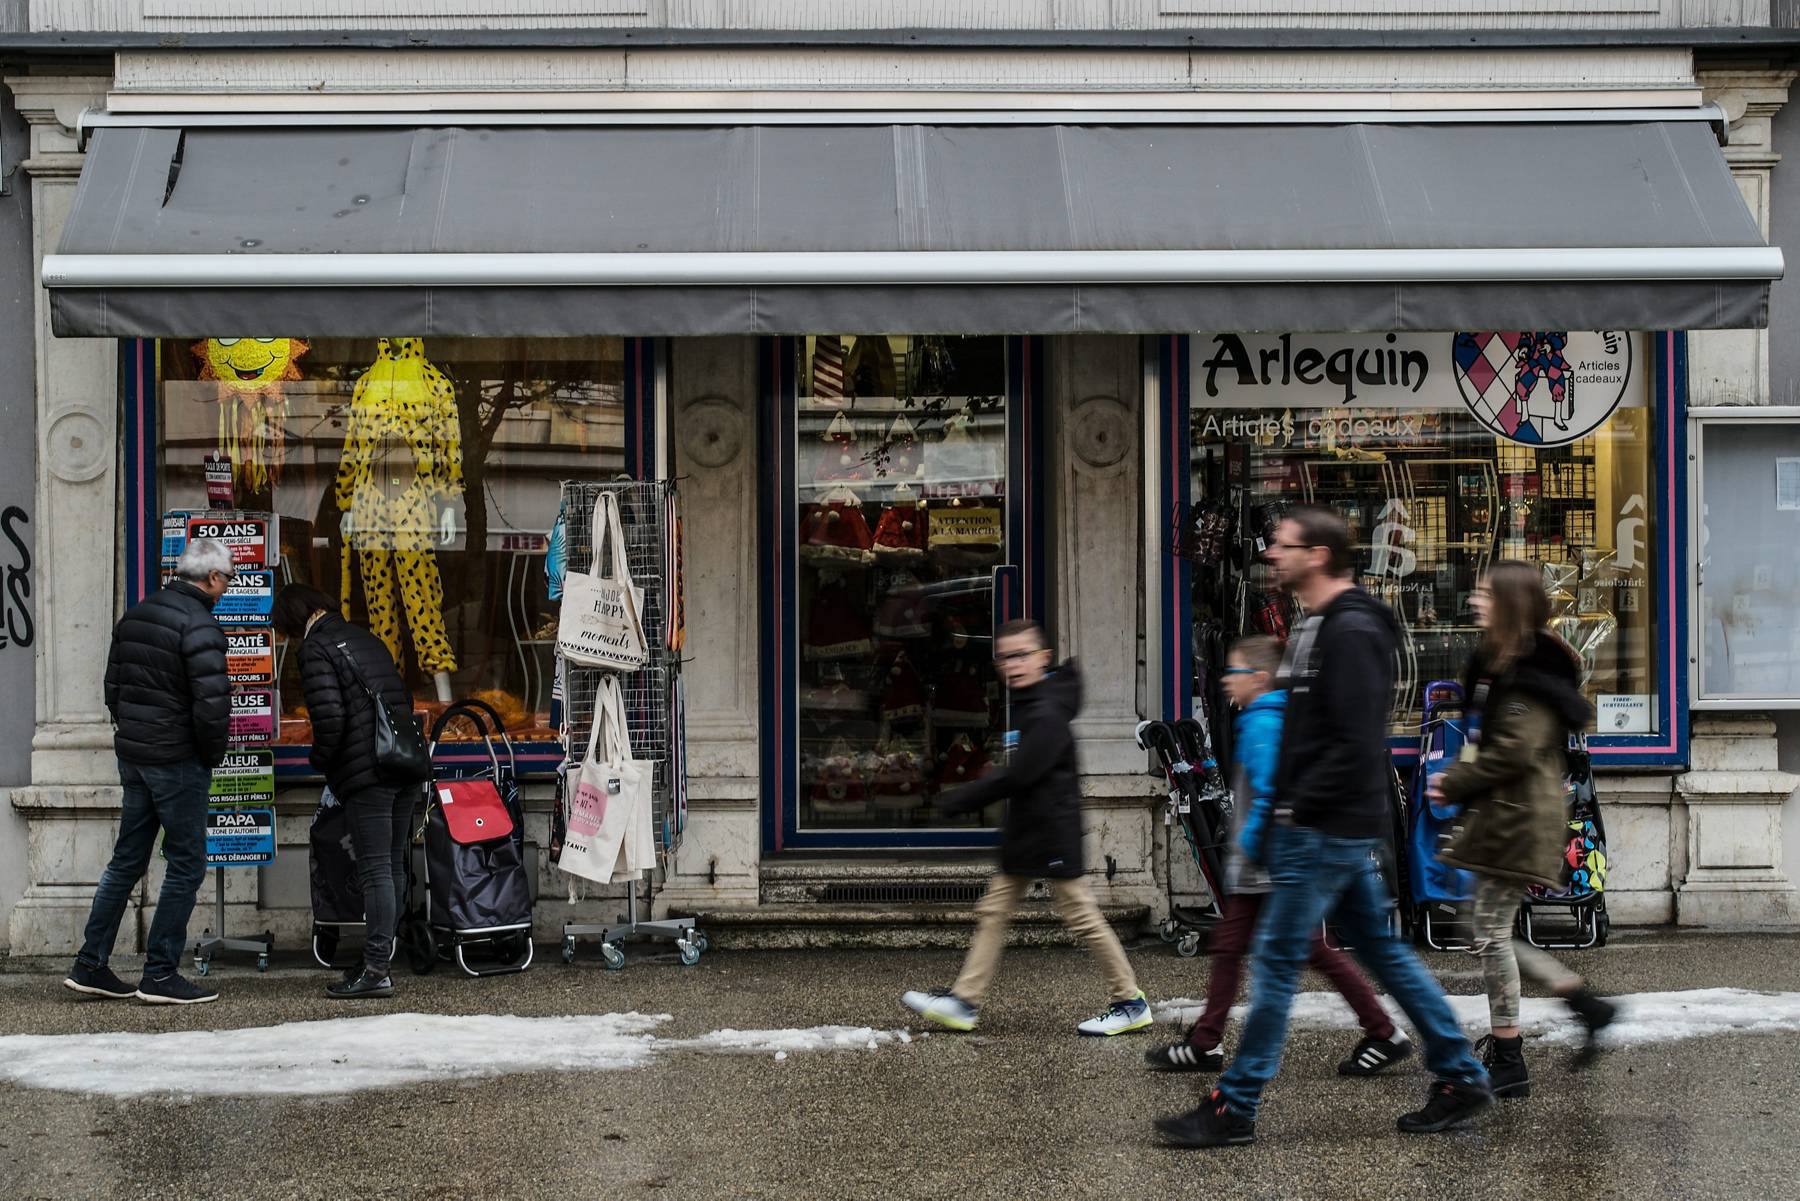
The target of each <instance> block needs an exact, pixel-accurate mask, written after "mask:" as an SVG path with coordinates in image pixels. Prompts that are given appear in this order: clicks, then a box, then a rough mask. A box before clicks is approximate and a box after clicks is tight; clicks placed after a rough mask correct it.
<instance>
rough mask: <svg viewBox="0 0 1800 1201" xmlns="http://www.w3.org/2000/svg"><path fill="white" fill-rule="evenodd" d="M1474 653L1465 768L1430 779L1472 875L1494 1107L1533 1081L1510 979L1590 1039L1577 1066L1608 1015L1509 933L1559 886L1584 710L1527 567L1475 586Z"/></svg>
mask: <svg viewBox="0 0 1800 1201" xmlns="http://www.w3.org/2000/svg"><path fill="white" fill-rule="evenodd" d="M1473 604H1474V609H1475V620H1476V623H1477V624H1478V625H1479V626H1480V627H1481V629H1482V638H1481V644H1480V646H1479V647H1478V648H1477V649H1476V652H1475V657H1474V658H1473V659H1472V660H1471V661H1470V663H1469V667H1468V670H1467V672H1466V673H1465V675H1464V680H1463V685H1464V689H1465V692H1466V694H1467V696H1468V698H1469V711H1470V722H1469V740H1468V743H1467V745H1466V747H1465V749H1464V752H1463V755H1462V758H1461V759H1460V760H1459V761H1458V762H1457V763H1455V764H1453V765H1451V767H1450V768H1449V770H1447V771H1446V772H1444V774H1443V775H1441V776H1439V777H1438V779H1437V781H1436V783H1435V784H1434V785H1433V792H1434V795H1435V796H1436V797H1437V798H1438V799H1441V800H1443V801H1447V802H1449V803H1451V804H1454V805H1458V806H1460V807H1461V809H1462V812H1461V813H1460V815H1459V816H1458V819H1457V824H1456V827H1455V830H1454V833H1453V835H1452V837H1451V840H1450V843H1449V846H1448V847H1447V848H1446V849H1445V850H1444V851H1443V852H1442V854H1441V855H1440V856H1439V858H1441V859H1442V860H1443V861H1444V862H1445V863H1448V864H1451V865H1452V866H1455V867H1460V868H1465V869H1467V870H1469V871H1471V872H1473V873H1475V880H1476V884H1475V914H1474V920H1473V925H1474V932H1475V945H1474V947H1473V948H1472V950H1473V951H1474V953H1475V954H1477V955H1479V956H1480V958H1481V967H1482V973H1483V974H1484V975H1485V976H1486V978H1487V992H1488V1021H1489V1024H1490V1025H1491V1027H1492V1031H1493V1032H1492V1034H1490V1035H1489V1036H1488V1037H1487V1038H1484V1039H1482V1040H1481V1042H1480V1043H1479V1044H1477V1046H1478V1049H1479V1050H1480V1051H1481V1052H1482V1057H1483V1061H1484V1062H1485V1063H1486V1065H1487V1069H1488V1075H1489V1077H1490V1078H1491V1079H1492V1081H1493V1086H1494V1095H1495V1096H1496V1097H1525V1096H1529V1095H1530V1093H1531V1078H1530V1075H1529V1074H1528V1073H1527V1071H1526V1069H1525V1057H1524V1052H1523V1046H1522V1042H1521V1039H1520V1036H1519V972H1520V971H1521V970H1523V971H1524V972H1525V973H1526V974H1527V975H1529V976H1531V977H1532V978H1534V979H1536V980H1537V981H1538V982H1539V983H1541V984H1544V985H1547V986H1548V987H1549V988H1550V990H1551V991H1552V992H1554V993H1555V994H1556V995H1557V996H1559V997H1561V998H1563V1000H1564V1001H1565V1002H1566V1003H1567V1004H1568V1006H1569V1007H1570V1008H1571V1009H1572V1010H1574V1012H1575V1015H1576V1017H1577V1018H1578V1019H1580V1021H1581V1022H1582V1024H1583V1025H1584V1026H1586V1028H1587V1035H1588V1037H1587V1045H1586V1046H1585V1047H1584V1048H1583V1051H1582V1053H1581V1054H1580V1056H1578V1059H1577V1062H1578V1063H1585V1062H1586V1061H1587V1060H1588V1059H1589V1058H1591V1056H1592V1054H1593V1051H1594V1047H1595V1042H1594V1039H1595V1035H1596V1034H1597V1033H1598V1032H1599V1031H1600V1029H1601V1028H1602V1027H1604V1026H1606V1025H1607V1024H1609V1023H1610V1022H1611V1021H1612V1020H1613V1016H1614V1012H1615V1011H1614V1008H1613V1006H1612V1005H1611V1004H1609V1003H1608V1002H1606V1001H1603V1000H1601V999H1600V998H1599V997H1596V996H1594V995H1593V993H1591V992H1589V991H1588V989H1587V986H1586V985H1585V984H1584V983H1583V981H1582V979H1581V977H1580V976H1577V975H1576V974H1575V973H1573V972H1571V971H1569V970H1568V969H1567V968H1565V967H1563V966H1562V964H1560V963H1558V962H1557V961H1556V960H1555V959H1552V958H1551V957H1550V956H1549V955H1546V954H1545V953H1544V952H1542V951H1540V950H1538V949H1537V948H1536V947H1534V946H1532V945H1531V944H1529V943H1524V942H1520V943H1514V942H1513V923H1514V921H1515V919H1516V918H1517V917H1518V914H1519V904H1520V899H1521V897H1522V896H1523V894H1524V892H1525V888H1526V886H1527V885H1529V884H1542V885H1546V886H1548V887H1556V886H1557V885H1558V884H1559V883H1560V882H1561V875H1560V873H1561V859H1562V853H1563V848H1564V846H1565V845H1566V843H1567V830H1568V821H1567V816H1566V814H1565V813H1564V809H1563V775H1564V772H1565V770H1566V764H1567V754H1568V744H1569V735H1570V733H1571V732H1573V731H1577V730H1583V729H1586V728H1587V724H1588V720H1589V719H1590V718H1591V717H1592V716H1593V711H1592V710H1591V709H1590V708H1589V707H1588V703H1587V701H1586V700H1585V699H1584V698H1583V697H1582V695H1581V665H1580V662H1579V661H1578V660H1577V658H1576V656H1575V652H1574V651H1573V650H1571V649H1570V648H1569V645H1568V643H1566V642H1564V641H1563V640H1562V639H1561V638H1558V637H1557V636H1556V635H1555V634H1554V633H1552V632H1551V630H1550V629H1549V621H1550V599H1549V597H1548V596H1546V595H1545V593H1544V585H1543V580H1542V576H1541V574H1540V572H1539V569H1538V567H1537V566H1536V565H1535V564H1531V563H1521V562H1518V561H1516V560H1505V561H1502V562H1500V563H1496V564H1495V565H1494V566H1493V568H1492V569H1491V570H1490V571H1489V572H1488V573H1487V575H1486V576H1484V577H1483V578H1482V580H1481V582H1480V584H1479V585H1478V586H1477V587H1476V590H1475V596H1474V601H1473Z"/></svg>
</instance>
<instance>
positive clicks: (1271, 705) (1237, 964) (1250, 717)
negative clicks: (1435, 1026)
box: [1144, 637, 1412, 1076]
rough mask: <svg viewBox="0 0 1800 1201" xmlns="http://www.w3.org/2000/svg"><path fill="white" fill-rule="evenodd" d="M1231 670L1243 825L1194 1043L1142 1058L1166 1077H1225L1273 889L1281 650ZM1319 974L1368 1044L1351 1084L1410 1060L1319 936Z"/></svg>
mask: <svg viewBox="0 0 1800 1201" xmlns="http://www.w3.org/2000/svg"><path fill="white" fill-rule="evenodd" d="M1227 663H1228V666H1227V667H1226V669H1225V679H1224V687H1225V695H1226V696H1227V697H1229V698H1230V700H1231V703H1232V705H1233V706H1234V707H1236V709H1237V710H1238V716H1237V721H1236V723H1235V724H1234V726H1233V727H1232V728H1233V730H1234V732H1235V735H1236V737H1235V739H1234V743H1235V745H1234V746H1233V748H1232V750H1233V757H1234V760H1235V762H1234V764H1233V768H1232V789H1231V791H1232V795H1233V796H1234V797H1235V798H1236V802H1237V803H1236V816H1235V825H1236V829H1235V831H1234V834H1235V836H1234V837H1233V839H1232V843H1231V846H1230V847H1229V848H1228V850H1227V855H1228V857H1227V859H1226V864H1225V889H1226V892H1227V894H1228V895H1227V897H1226V899H1225V916H1224V918H1223V919H1221V921H1220V922H1219V924H1218V925H1217V926H1215V927H1214V928H1213V931H1212V945H1211V948H1210V954H1211V967H1212V970H1211V975H1210V977H1209V979H1208V980H1207V986H1206V1009H1205V1010H1204V1012H1203V1013H1202V1014H1201V1016H1200V1020H1199V1021H1197V1022H1195V1023H1194V1026H1193V1029H1191V1030H1189V1031H1188V1033H1187V1037H1186V1038H1185V1039H1183V1040H1182V1041H1181V1042H1178V1043H1175V1044H1173V1045H1172V1046H1166V1047H1157V1048H1155V1049H1153V1050H1150V1051H1146V1052H1145V1053H1144V1058H1145V1060H1146V1061H1147V1062H1148V1063H1149V1065H1150V1067H1151V1068H1152V1069H1154V1070H1156V1071H1159V1072H1199V1071H1210V1072H1216V1071H1220V1070H1222V1069H1223V1068H1224V1066H1225V1052H1224V1051H1222V1050H1221V1049H1220V1048H1219V1042H1220V1040H1221V1039H1223V1038H1224V1035H1225V1020H1226V1018H1227V1017H1229V1016H1230V1014H1231V1005H1232V1002H1233V1001H1235V1000H1236V999H1237V990H1238V983H1239V981H1240V980H1241V979H1242V977H1243V973H1244V957H1245V955H1246V954H1247V953H1248V952H1249V950H1250V946H1251V942H1252V940H1253V939H1254V937H1255V934H1256V919H1257V918H1258V917H1259V916H1260V915H1261V914H1262V907H1263V901H1264V899H1265V898H1266V897H1267V896H1268V894H1269V890H1270V888H1271V885H1270V883H1269V875H1268V873H1267V872H1266V871H1265V870H1263V854H1262V848H1263V841H1264V837H1265V836H1266V835H1267V833H1268V828H1269V822H1270V821H1271V820H1272V817H1271V815H1272V814H1273V812H1274V809H1275V765H1276V763H1277V761H1278V760H1279V759H1280V758H1281V726H1282V715H1283V711H1284V710H1285V708H1286V706H1287V693H1286V691H1284V690H1282V689H1279V688H1276V687H1275V684H1276V679H1277V677H1278V676H1279V675H1280V673H1281V644H1280V643H1279V642H1277V641H1275V639H1273V638H1263V637H1254V638H1243V639H1240V640H1239V641H1238V642H1237V643H1236V644H1234V645H1233V646H1232V648H1231V655H1230V658H1229V659H1228V660H1227ZM1308 962H1309V963H1310V964H1311V966H1312V967H1314V968H1316V969H1317V970H1318V971H1320V972H1321V973H1323V974H1324V975H1325V977H1326V978H1327V979H1329V980H1330V981H1331V983H1332V985H1333V986H1334V987H1336V988H1337V990H1338V992H1340V993H1341V994H1343V997H1344V1000H1346V1001H1348V1002H1350V1008H1351V1009H1353V1010H1355V1011H1356V1017H1357V1021H1359V1022H1360V1023H1361V1024H1362V1029H1363V1039H1362V1042H1360V1043H1359V1044H1357V1047H1356V1050H1354V1051H1352V1052H1351V1053H1350V1057H1349V1058H1348V1059H1346V1060H1344V1061H1343V1062H1342V1063H1340V1064H1339V1065H1338V1071H1339V1072H1340V1073H1341V1074H1343V1075H1346V1076H1372V1075H1374V1074H1375V1073H1376V1072H1379V1071H1380V1070H1381V1069H1383V1068H1385V1067H1387V1066H1388V1065H1389V1064H1392V1063H1397V1062H1399V1061H1400V1060H1402V1059H1404V1058H1406V1056H1407V1055H1409V1054H1411V1053H1412V1043H1411V1041H1410V1040H1409V1039H1408V1038H1407V1037H1406V1035H1404V1034H1402V1033H1400V1032H1399V1031H1398V1030H1397V1029H1395V1027H1394V1023H1393V1020H1392V1019H1390V1018H1389V1017H1388V1014H1387V1010H1385V1009H1383V1008H1382V1006H1381V1002H1380V1001H1379V1000H1377V999H1376V997H1375V991H1374V989H1372V988H1370V987H1369V982H1368V981H1367V980H1365V979H1363V977H1362V974H1361V973H1360V972H1358V971H1357V970H1356V967H1355V965H1354V964H1352V963H1351V962H1350V960H1349V959H1348V958H1347V957H1346V956H1345V955H1344V954H1343V952H1341V951H1334V950H1332V949H1331V948H1330V947H1328V946H1326V945H1325V938H1324V935H1323V933H1322V932H1321V933H1319V934H1315V935H1314V936H1313V948H1312V958H1311V959H1310V960H1309V961H1308Z"/></svg>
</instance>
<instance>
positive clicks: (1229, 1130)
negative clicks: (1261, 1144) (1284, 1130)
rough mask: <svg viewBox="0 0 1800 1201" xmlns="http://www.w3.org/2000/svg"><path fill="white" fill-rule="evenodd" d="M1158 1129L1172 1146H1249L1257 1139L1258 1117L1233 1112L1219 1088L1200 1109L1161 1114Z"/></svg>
mask: <svg viewBox="0 0 1800 1201" xmlns="http://www.w3.org/2000/svg"><path fill="white" fill-rule="evenodd" d="M1156 1130H1157V1133H1159V1134H1161V1135H1162V1138H1163V1144H1164V1145H1165V1146H1170V1147H1247V1146H1249V1145H1250V1144H1251V1143H1253V1142H1255V1141H1256V1119H1254V1118H1247V1117H1244V1116H1243V1115H1242V1114H1237V1113H1233V1112H1232V1111H1231V1107H1230V1106H1229V1105H1227V1104H1225V1098H1224V1096H1223V1095H1222V1094H1221V1093H1220V1092H1219V1090H1218V1089H1216V1088H1215V1089H1213V1090H1212V1092H1210V1093H1208V1094H1207V1097H1206V1100H1204V1101H1202V1102H1201V1103H1200V1107H1199V1108H1198V1109H1190V1110H1189V1111H1188V1112H1186V1113H1184V1114H1177V1115H1175V1116H1173V1117H1167V1118H1157V1119H1156Z"/></svg>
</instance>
